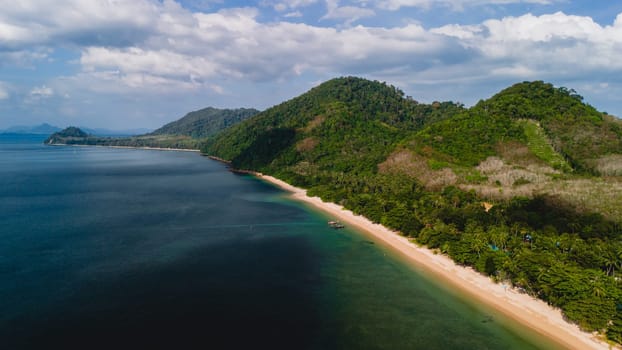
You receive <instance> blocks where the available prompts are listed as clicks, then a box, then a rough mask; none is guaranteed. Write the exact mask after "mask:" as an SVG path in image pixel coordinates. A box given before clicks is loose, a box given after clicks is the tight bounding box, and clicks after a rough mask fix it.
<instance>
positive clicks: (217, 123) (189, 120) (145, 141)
mask: <svg viewBox="0 0 622 350" xmlns="http://www.w3.org/2000/svg"><path fill="white" fill-rule="evenodd" d="M257 113H258V111H257V110H255V109H246V108H240V109H216V108H211V107H208V108H204V109H201V110H198V111H194V112H190V113H188V114H186V115H185V116H184V117H182V118H181V119H179V120H176V121H174V122H171V123H168V124H166V125H164V126H163V127H161V128H159V129H157V130H155V131H154V132H152V133H149V134H145V135H138V136H127V137H106V136H95V135H90V134H87V133H86V132H84V131H83V130H80V129H78V128H76V127H69V128H66V129H64V130H62V131H59V132H57V133H54V134H52V135H51V136H50V137H49V138H48V139H47V140H46V141H45V143H46V144H66V145H89V146H119V147H155V148H178V149H199V148H200V147H201V144H202V143H203V142H205V139H206V138H208V137H211V136H214V135H216V134H218V133H219V132H221V131H222V130H225V129H226V128H228V127H230V126H232V125H235V124H237V123H239V122H241V121H243V120H246V119H248V118H250V117H252V116H253V115H255V114H257Z"/></svg>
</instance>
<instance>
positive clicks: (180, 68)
mask: <svg viewBox="0 0 622 350" xmlns="http://www.w3.org/2000/svg"><path fill="white" fill-rule="evenodd" d="M519 1H521V2H540V3H545V2H547V1H543V0H439V1H433V0H379V1H367V2H365V3H363V2H358V4H359V5H361V7H357V6H349V5H348V6H341V5H342V3H341V2H339V1H335V0H328V1H326V5H327V13H326V15H325V19H338V20H343V21H344V22H345V23H346V24H350V25H346V26H344V27H338V28H331V27H325V26H317V25H313V24H305V23H290V22H287V21H274V22H268V23H266V22H262V21H261V18H262V16H261V15H260V13H259V10H258V9H256V8H233V9H226V10H221V11H217V12H211V13H210V12H205V13H204V12H191V11H189V10H187V9H185V8H183V7H182V6H180V5H179V4H178V3H176V2H174V1H171V0H165V1H163V2H160V1H156V0H131V1H130V0H116V1H90V2H85V1H79V0H65V1H64V2H63V6H60V5H59V2H58V1H51V0H37V1H35V0H23V1H19V2H18V3H11V6H9V3H8V2H7V1H5V0H0V6H2V5H4V6H3V8H4V10H3V11H2V12H0V23H1V25H0V61H2V62H3V63H2V64H11V63H7V62H9V61H6V60H3V58H4V57H9V56H10V55H13V56H14V61H15V62H17V61H19V60H20V57H31V58H30V60H37V59H39V60H41V59H44V58H45V57H47V55H48V54H49V51H48V50H50V49H51V48H54V47H57V46H58V45H69V46H71V47H74V48H76V49H77V50H78V51H79V52H80V58H79V60H78V61H77V63H78V64H79V65H80V67H81V71H80V72H79V74H77V75H75V76H73V77H68V78H67V79H66V80H65V81H66V82H70V81H73V82H74V83H73V84H74V85H75V86H77V85H79V84H78V83H75V81H82V82H83V83H82V85H80V86H82V87H84V88H88V89H92V90H98V91H101V90H105V91H108V92H112V91H120V87H123V88H126V89H129V90H123V91H132V89H134V90H141V91H162V92H165V91H184V90H200V89H207V90H210V91H213V92H216V93H221V94H222V93H226V90H227V88H226V86H231V85H232V84H233V83H231V82H245V83H248V82H250V83H255V82H266V81H283V80H287V79H292V78H296V77H297V76H302V75H305V74H306V75H314V79H315V77H331V76H335V75H344V74H358V75H365V76H367V77H374V78H380V79H385V80H390V81H392V82H394V83H396V84H398V85H401V86H409V85H412V84H415V82H416V83H417V84H451V83H456V82H459V83H461V84H475V83H474V82H478V81H479V82H481V81H484V80H486V79H497V78H499V79H501V78H503V79H506V81H507V79H513V81H515V80H520V79H532V78H534V79H536V78H537V79H558V78H563V79H571V78H572V79H575V80H580V79H583V78H585V77H587V76H596V75H600V76H602V77H609V76H615V75H619V74H620V73H622V60H618V59H617V57H620V56H621V55H622V15H619V16H618V18H617V19H616V20H615V21H614V22H613V23H612V24H610V25H601V24H598V23H596V22H594V21H593V20H592V19H591V18H590V17H585V16H572V15H567V14H565V13H562V12H558V13H553V14H547V15H541V16H535V15H532V14H525V15H522V16H515V17H506V18H502V19H491V20H487V21H484V22H482V23H476V24H472V25H459V24H448V25H445V26H441V27H438V28H424V27H423V26H421V25H418V24H407V25H403V26H397V27H391V28H382V27H368V26H363V25H356V26H351V24H352V23H353V22H354V21H356V20H357V19H360V18H363V17H367V16H373V14H374V11H373V10H372V8H377V7H379V6H384V7H385V8H387V9H397V8H399V7H403V6H419V7H425V6H437V5H442V6H450V7H451V6H457V5H463V6H467V5H469V6H470V5H482V4H489V3H515V2H519ZM551 1H553V0H551ZM315 2H316V1H315V0H291V1H278V2H277V1H275V2H271V3H270V4H275V5H276V4H282V5H283V6H284V7H283V9H284V10H288V11H290V10H289V9H297V8H302V7H304V6H309V5H311V4H313V3H315ZM348 4H352V3H351V2H350V3H348ZM365 4H367V5H366V6H368V7H364V6H365ZM35 5H36V6H35ZM270 6H271V5H270ZM292 11H293V10H292ZM288 13H293V14H295V15H296V16H298V15H299V14H300V12H299V11H298V10H295V11H293V12H291V11H290V12H288ZM286 15H287V14H286ZM59 43H60V44H59ZM72 79H73V80H72ZM223 81H227V83H222V82H223ZM87 82H88V84H87ZM54 87H55V88H56V86H54ZM38 89H39V91H38V93H35V94H33V95H32V96H39V98H44V96H45V95H46V92H45V91H46V90H45V89H44V87H40V88H38ZM34 91H35V90H34V89H33V92H34ZM59 91H60V90H59ZM50 92H51V94H53V93H54V91H53V90H51V89H50ZM51 94H50V95H51ZM72 96H73V94H72ZM33 98H34V97H33Z"/></svg>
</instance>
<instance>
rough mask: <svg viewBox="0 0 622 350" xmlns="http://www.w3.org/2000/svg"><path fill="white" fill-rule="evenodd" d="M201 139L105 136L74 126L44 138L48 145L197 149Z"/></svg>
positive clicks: (175, 136) (188, 137) (165, 136)
mask: <svg viewBox="0 0 622 350" xmlns="http://www.w3.org/2000/svg"><path fill="white" fill-rule="evenodd" d="M201 142H202V140H200V139H193V138H191V137H190V136H184V135H142V136H129V137H106V136H94V135H90V134H87V133H86V132H84V131H82V130H81V129H79V128H76V127H68V128H66V129H64V130H61V131H59V132H57V133H54V134H52V135H51V136H50V137H48V138H47V140H45V143H46V144H49V145H55V144H56V145H86V146H114V147H155V148H178V149H199V147H200V146H201Z"/></svg>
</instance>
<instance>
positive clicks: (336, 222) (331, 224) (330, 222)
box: [328, 221, 345, 229]
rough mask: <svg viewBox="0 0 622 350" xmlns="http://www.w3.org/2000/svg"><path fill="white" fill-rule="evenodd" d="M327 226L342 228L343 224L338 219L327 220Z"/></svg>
mask: <svg viewBox="0 0 622 350" xmlns="http://www.w3.org/2000/svg"><path fill="white" fill-rule="evenodd" d="M328 226H330V227H332V228H334V229H340V228H344V227H345V226H344V225H343V224H342V223H340V222H339V221H329V222H328Z"/></svg>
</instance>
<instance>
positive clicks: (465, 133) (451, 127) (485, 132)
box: [414, 110, 524, 166]
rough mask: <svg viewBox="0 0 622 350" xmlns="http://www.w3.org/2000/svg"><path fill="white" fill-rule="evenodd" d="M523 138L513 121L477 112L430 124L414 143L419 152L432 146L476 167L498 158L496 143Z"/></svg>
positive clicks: (417, 136) (459, 162) (459, 161)
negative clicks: (489, 159) (496, 156)
mask: <svg viewBox="0 0 622 350" xmlns="http://www.w3.org/2000/svg"><path fill="white" fill-rule="evenodd" d="M523 138H524V135H523V132H522V130H521V129H520V128H519V127H518V126H517V125H516V124H515V123H514V122H513V120H512V119H510V118H508V117H505V116H491V115H490V114H487V113H481V111H478V110H474V111H468V112H463V113H461V114H459V115H457V116H455V117H454V118H451V119H446V120H443V121H440V122H438V123H433V124H430V125H429V126H427V127H426V128H425V129H423V130H422V131H421V132H419V133H418V134H417V135H416V137H415V138H414V141H415V142H414V144H415V145H416V150H417V151H419V153H421V150H422V148H424V147H426V146H427V147H432V148H434V149H435V150H436V151H439V152H442V153H443V154H446V155H449V156H450V157H451V159H452V160H453V162H454V163H455V164H459V165H468V166H473V165H477V164H478V163H479V162H481V161H482V160H484V159H486V157H488V156H492V155H495V154H496V151H495V146H496V145H497V143H499V142H503V141H510V140H520V141H522V140H523Z"/></svg>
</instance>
